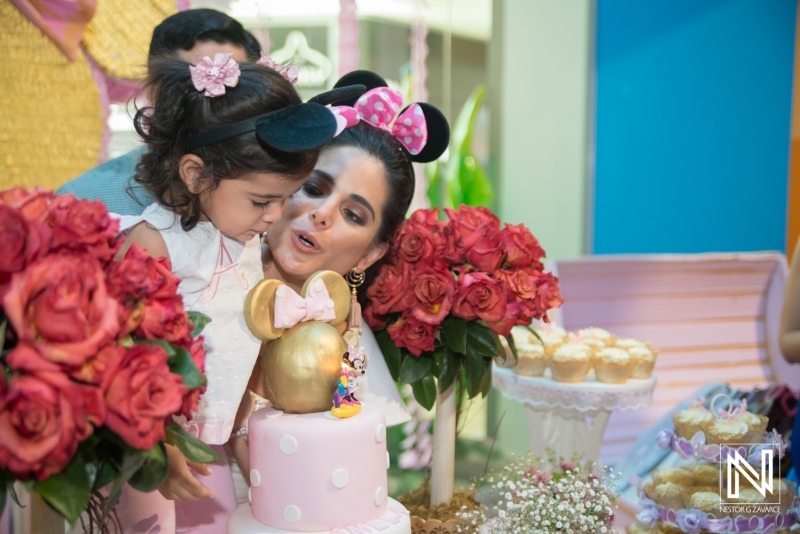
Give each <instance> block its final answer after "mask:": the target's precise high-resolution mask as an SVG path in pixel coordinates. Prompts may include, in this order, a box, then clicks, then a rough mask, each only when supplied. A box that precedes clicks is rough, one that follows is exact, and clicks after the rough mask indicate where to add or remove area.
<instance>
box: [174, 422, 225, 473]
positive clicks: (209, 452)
mask: <svg viewBox="0 0 800 534" xmlns="http://www.w3.org/2000/svg"><path fill="white" fill-rule="evenodd" d="M166 431H167V443H169V444H170V445H175V446H176V447H178V448H179V449H180V450H181V452H182V453H183V455H184V456H186V458H187V459H188V460H191V461H193V462H197V463H200V464H213V463H216V462H221V461H222V460H223V458H222V456H220V455H219V454H217V453H216V452H214V449H212V448H211V447H209V446H208V445H206V444H205V443H203V442H202V441H200V440H199V439H197V438H196V437H194V436H192V435H191V434H189V433H188V432H186V431H185V430H184V429H183V427H181V425H179V424H178V423H175V422H172V423H170V424H169V425H167V428H166Z"/></svg>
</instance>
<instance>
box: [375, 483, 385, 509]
mask: <svg viewBox="0 0 800 534" xmlns="http://www.w3.org/2000/svg"><path fill="white" fill-rule="evenodd" d="M385 500H386V490H385V489H383V487H379V488H378V489H377V490H375V506H380V505H382V504H383V501H385Z"/></svg>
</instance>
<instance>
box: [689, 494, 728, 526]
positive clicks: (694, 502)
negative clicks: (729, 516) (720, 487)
mask: <svg viewBox="0 0 800 534" xmlns="http://www.w3.org/2000/svg"><path fill="white" fill-rule="evenodd" d="M712 490H713V488H709V489H707V490H704V491H696V492H694V493H692V496H691V497H690V498H689V501H688V503H687V506H686V508H689V509H695V510H700V511H701V512H705V513H707V514H710V515H712V516H713V517H716V518H718V519H721V518H723V517H725V515H726V514H724V513H723V512H722V507H721V504H722V499H721V498H720V496H719V493H717V492H716V491H712Z"/></svg>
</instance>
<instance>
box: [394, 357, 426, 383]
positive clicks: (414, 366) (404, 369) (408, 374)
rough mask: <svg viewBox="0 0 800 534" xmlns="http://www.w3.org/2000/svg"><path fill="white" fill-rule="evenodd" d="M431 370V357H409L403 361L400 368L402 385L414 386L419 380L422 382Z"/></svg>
mask: <svg viewBox="0 0 800 534" xmlns="http://www.w3.org/2000/svg"><path fill="white" fill-rule="evenodd" d="M430 370H431V358H430V356H419V357H417V356H414V355H413V354H412V355H409V356H408V357H406V358H405V359H404V360H403V364H402V366H401V367H400V383H401V384H413V383H414V382H416V381H417V380H421V379H422V377H423V376H425V375H427V374H428V371H430Z"/></svg>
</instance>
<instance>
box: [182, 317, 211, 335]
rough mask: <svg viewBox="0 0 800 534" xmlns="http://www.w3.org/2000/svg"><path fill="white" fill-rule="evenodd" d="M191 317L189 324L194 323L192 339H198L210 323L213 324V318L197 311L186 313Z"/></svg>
mask: <svg viewBox="0 0 800 534" xmlns="http://www.w3.org/2000/svg"><path fill="white" fill-rule="evenodd" d="M186 315H188V316H189V322H190V323H192V337H197V336H199V335H200V333H201V332H202V331H203V329H204V328H205V327H206V325H207V324H208V323H210V322H211V317H209V316H208V315H205V314H202V313H200V312H196V311H190V312H186Z"/></svg>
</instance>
